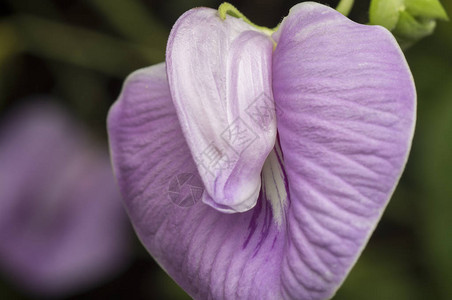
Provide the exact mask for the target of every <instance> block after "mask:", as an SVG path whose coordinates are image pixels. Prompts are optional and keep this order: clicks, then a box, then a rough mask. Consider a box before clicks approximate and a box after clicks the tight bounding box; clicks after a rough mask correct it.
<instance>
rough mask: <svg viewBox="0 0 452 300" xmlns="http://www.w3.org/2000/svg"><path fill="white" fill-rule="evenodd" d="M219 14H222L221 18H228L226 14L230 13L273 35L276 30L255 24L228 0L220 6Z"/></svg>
mask: <svg viewBox="0 0 452 300" xmlns="http://www.w3.org/2000/svg"><path fill="white" fill-rule="evenodd" d="M218 14H219V15H220V18H221V19H222V20H225V19H226V15H230V16H232V17H235V18H239V19H242V20H243V21H245V23H248V24H250V25H251V26H253V27H255V28H257V29H259V30H260V31H262V32H263V33H265V34H266V35H268V36H271V35H272V34H273V33H274V32H275V30H273V29H270V28H267V27H264V26H259V25H256V24H254V23H253V22H251V21H250V20H249V19H248V18H247V17H245V15H244V14H242V13H241V12H240V11H239V10H238V9H237V8H236V7H235V6H234V5H232V4H231V3H228V2H223V3H222V4H221V5H220V6H219V7H218Z"/></svg>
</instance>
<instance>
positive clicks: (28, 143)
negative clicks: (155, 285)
mask: <svg viewBox="0 0 452 300" xmlns="http://www.w3.org/2000/svg"><path fill="white" fill-rule="evenodd" d="M0 130H1V132H0V240H1V241H2V243H0V265H1V268H2V271H3V272H6V276H7V277H9V278H11V280H13V281H14V282H15V284H16V285H18V286H19V287H21V288H24V289H26V290H28V291H29V292H31V293H38V294H42V295H47V296H49V295H51V296H62V295H67V294H70V293H74V292H78V291H80V290H79V289H86V288H87V287H89V286H91V285H93V284H95V283H96V282H98V281H101V280H104V279H106V278H108V277H109V276H111V275H112V274H115V272H117V271H119V270H120V269H121V267H122V266H124V263H126V262H127V255H128V250H129V249H128V234H129V233H130V232H129V231H128V230H129V228H128V224H127V220H126V216H125V214H124V211H123V208H122V205H121V202H120V195H119V191H118V190H117V187H116V184H115V181H114V178H113V174H112V172H111V167H110V162H109V158H108V152H107V151H106V149H105V151H104V152H102V151H100V150H99V149H98V148H97V147H96V146H93V145H92V141H90V140H89V139H87V137H86V134H85V132H84V131H83V129H82V128H80V127H79V126H77V124H75V122H73V121H72V120H70V119H69V118H68V117H67V115H66V114H65V113H64V112H63V111H62V110H60V109H58V108H56V107H54V106H53V105H50V104H49V103H46V102H41V101H36V103H35V104H34V105H32V106H31V107H26V108H21V109H20V110H18V111H17V112H16V113H15V114H14V115H13V116H10V117H9V119H8V120H7V122H5V123H4V124H2V127H1V128H0Z"/></svg>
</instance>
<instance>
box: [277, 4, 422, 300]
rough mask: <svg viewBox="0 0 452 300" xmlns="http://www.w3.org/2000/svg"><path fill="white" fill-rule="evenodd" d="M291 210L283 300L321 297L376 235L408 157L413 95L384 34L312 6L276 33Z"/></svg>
mask: <svg viewBox="0 0 452 300" xmlns="http://www.w3.org/2000/svg"><path fill="white" fill-rule="evenodd" d="M273 37H274V38H275V40H276V42H277V43H278V44H277V47H276V50H275V53H274V56H273V92H274V97H275V101H276V106H277V108H278V109H279V112H280V113H279V114H278V115H277V118H278V132H279V135H280V143H281V148H282V151H283V154H284V163H285V166H286V174H287V177H288V185H289V191H288V192H289V195H290V203H289V209H288V213H287V228H288V232H287V237H288V238H287V241H286V242H287V243H286V248H285V249H284V251H285V253H284V257H283V260H282V266H281V267H282V277H281V283H282V287H283V292H284V297H285V298H294V299H326V298H328V297H330V296H331V295H332V294H333V293H334V291H335V290H336V289H337V287H338V286H339V285H340V283H341V282H342V281H343V280H344V278H345V276H346V274H347V273H348V272H349V270H350V268H351V267H352V265H353V264H354V263H355V261H356V259H357V258H358V256H359V254H360V252H361V251H362V249H363V247H364V246H365V244H366V242H367V240H368V239H369V236H370V234H371V233H372V231H373V230H374V228H375V226H376V224H377V222H378V220H379V219H380V217H381V214H382V212H383V210H384V208H385V206H386V204H387V203H388V200H389V198H390V196H391V194H392V193H393V191H394V188H395V185H396V183H397V181H398V179H399V177H400V175H401V173H402V170H403V167H404V165H405V162H406V160H407V156H408V152H409V148H410V145H411V139H412V136H413V129H414V122H415V98H416V96H415V89H414V84H413V79H412V77H411V74H410V70H409V68H408V65H407V63H406V61H405V59H404V57H403V54H402V52H401V50H400V49H399V47H398V45H397V43H396V41H395V40H394V38H393V37H392V36H391V34H390V33H389V32H388V31H387V30H385V29H384V28H382V27H378V26H366V25H360V24H356V23H354V22H352V21H350V20H349V19H347V18H346V17H344V16H342V15H341V14H340V13H338V12H336V11H335V10H333V9H331V8H328V7H326V6H323V5H320V4H316V3H302V4H299V5H296V6H295V7H293V8H292V9H291V11H290V14H289V16H288V17H287V18H285V19H284V21H283V23H282V24H281V26H280V29H279V31H278V32H277V33H276V34H274V36H273Z"/></svg>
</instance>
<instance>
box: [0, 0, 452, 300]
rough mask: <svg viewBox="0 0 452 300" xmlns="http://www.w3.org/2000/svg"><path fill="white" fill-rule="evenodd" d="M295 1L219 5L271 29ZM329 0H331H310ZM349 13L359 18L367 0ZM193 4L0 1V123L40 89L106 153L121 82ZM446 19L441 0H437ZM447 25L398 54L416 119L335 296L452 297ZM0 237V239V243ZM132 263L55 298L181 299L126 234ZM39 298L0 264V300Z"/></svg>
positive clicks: (451, 9) (151, 58)
mask: <svg viewBox="0 0 452 300" xmlns="http://www.w3.org/2000/svg"><path fill="white" fill-rule="evenodd" d="M298 2H299V1H276V0H248V1H240V2H239V1H231V3H232V4H234V5H235V6H236V7H237V8H238V9H239V10H240V11H241V12H243V13H244V14H245V15H246V16H247V17H248V18H249V19H250V20H251V21H253V22H254V23H256V24H258V25H263V26H267V27H274V26H276V25H277V24H278V23H279V22H280V21H281V19H282V17H284V16H285V15H287V13H288V10H289V8H290V7H291V6H293V5H295V4H296V3H298ZM320 2H321V3H324V4H329V5H331V6H333V7H334V6H335V5H336V4H337V2H338V1H320ZM356 2H357V3H356V4H355V6H354V8H353V11H352V13H351V15H350V18H351V19H352V20H355V21H357V22H360V23H366V22H367V20H368V16H367V11H368V7H369V1H356ZM220 3H221V1H213V0H200V1H186V0H174V1H170V0H159V1H154V0H38V1H35V0H9V1H5V0H2V1H0V121H1V118H2V117H4V116H5V115H6V114H8V112H9V111H10V110H11V109H12V108H13V107H15V106H16V105H18V104H20V103H24V102H30V101H33V99H35V98H36V96H39V95H45V96H51V97H52V98H53V99H54V101H55V102H58V103H59V104H60V105H63V106H64V107H66V108H67V109H68V110H69V111H71V112H72V114H73V115H74V116H75V117H76V118H78V119H80V120H82V121H83V122H84V123H85V124H86V125H87V126H89V128H90V129H91V130H92V132H93V134H94V135H95V136H96V137H97V139H99V141H101V142H103V143H104V146H105V149H107V144H106V142H107V139H106V132H105V118H106V115H107V112H108V109H109V107H110V105H111V104H112V103H113V101H114V100H115V99H116V97H117V96H118V94H119V92H120V89H121V85H122V82H123V80H124V78H125V77H126V76H127V75H128V74H130V73H131V72H133V71H134V70H136V69H138V68H141V67H145V66H148V65H152V64H154V63H158V62H161V61H163V60H164V50H165V46H166V39H167V36H168V34H169V31H170V29H171V26H172V24H173V23H174V22H175V21H176V19H177V18H178V16H180V15H181V14H182V13H183V12H185V11H186V10H188V9H190V8H192V7H195V6H208V7H212V8H216V7H218V5H219V4H220ZM442 3H443V5H444V7H445V8H446V11H447V12H448V15H449V16H452V1H450V0H443V1H442ZM451 54H452V25H451V24H450V23H447V22H439V23H438V26H437V30H436V32H435V34H434V35H432V36H430V37H428V38H425V39H424V40H422V41H421V42H419V43H418V44H416V45H414V46H413V47H412V48H410V49H408V50H407V51H406V57H407V60H408V63H409V65H410V67H411V69H412V72H413V76H414V79H415V81H416V85H417V91H418V121H417V125H416V133H415V138H414V141H413V148H412V152H411V156H410V159H409V161H408V164H407V167H406V170H405V173H404V175H403V177H402V179H401V182H400V184H399V186H398V188H397V190H396V192H395V194H394V196H393V199H392V200H391V202H390V204H389V206H388V208H387V211H386V212H385V214H384V216H383V218H382V221H381V222H380V224H379V226H378V227H377V229H376V231H375V233H374V235H373V237H372V238H371V240H370V242H369V245H368V246H367V248H366V249H365V251H364V253H363V255H362V256H361V258H360V259H359V261H358V263H357V264H356V266H355V267H354V268H353V270H352V271H351V273H350V276H349V277H348V278H347V280H346V281H345V284H344V285H343V286H342V287H341V289H340V290H339V291H338V293H337V295H336V296H335V297H334V298H333V299H335V300H340V299H368V300H372V299H388V300H391V299H397V300H404V299H407V300H408V299H409V300H412V299H414V300H416V299H419V300H420V299H452V57H451ZM0 242H1V241H0ZM134 257H135V258H134V260H133V262H132V263H131V264H130V266H129V267H128V269H126V270H125V271H124V272H123V273H122V274H118V275H116V277H114V278H113V279H112V280H111V281H110V282H104V284H102V285H100V286H97V287H94V288H92V289H91V290H87V291H86V290H85V291H80V293H79V294H77V295H74V296H72V297H69V298H66V299H102V298H108V299H122V298H124V299H189V297H188V296H187V295H186V294H185V293H184V292H183V291H182V290H181V289H180V288H179V287H178V286H177V285H176V284H175V283H174V282H173V281H172V280H171V279H170V278H169V277H168V276H167V275H166V274H165V273H164V272H163V271H162V270H161V269H160V268H159V267H158V266H157V264H156V263H154V261H153V260H152V259H151V257H150V256H149V255H148V254H147V252H146V250H144V249H143V248H142V246H141V245H140V244H139V242H138V241H135V254H134ZM35 298H36V299H39V297H37V296H34V295H29V294H26V293H24V292H23V291H22V290H21V287H20V286H19V285H15V284H13V283H11V282H10V281H9V278H8V274H5V273H2V272H1V270H0V299H35Z"/></svg>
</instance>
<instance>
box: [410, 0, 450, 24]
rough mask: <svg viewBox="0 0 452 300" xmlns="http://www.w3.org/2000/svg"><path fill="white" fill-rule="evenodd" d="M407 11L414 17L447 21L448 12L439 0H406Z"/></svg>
mask: <svg viewBox="0 0 452 300" xmlns="http://www.w3.org/2000/svg"><path fill="white" fill-rule="evenodd" d="M404 3H405V7H406V11H407V12H408V13H410V14H411V15H412V16H414V17H419V18H429V19H438V20H443V21H447V20H449V18H448V17H447V13H446V11H445V10H444V8H443V6H442V5H441V3H440V2H439V0H404Z"/></svg>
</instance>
